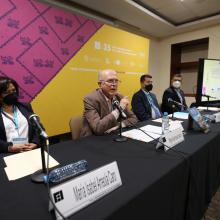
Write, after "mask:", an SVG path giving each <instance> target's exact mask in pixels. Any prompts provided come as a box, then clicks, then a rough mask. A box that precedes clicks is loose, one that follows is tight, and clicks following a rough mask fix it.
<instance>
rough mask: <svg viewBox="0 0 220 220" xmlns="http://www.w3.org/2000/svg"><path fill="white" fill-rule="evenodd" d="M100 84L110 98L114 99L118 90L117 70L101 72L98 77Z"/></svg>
mask: <svg viewBox="0 0 220 220" xmlns="http://www.w3.org/2000/svg"><path fill="white" fill-rule="evenodd" d="M98 84H99V86H100V88H101V89H102V92H103V93H104V94H105V96H107V97H108V98H113V97H114V96H115V94H116V93H117V89H118V76H117V73H116V71H115V70H111V69H107V70H101V71H100V72H99V75H98Z"/></svg>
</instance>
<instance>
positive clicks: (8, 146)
mask: <svg viewBox="0 0 220 220" xmlns="http://www.w3.org/2000/svg"><path fill="white" fill-rule="evenodd" d="M18 95H19V89H18V84H17V82H16V81H14V80H13V79H10V78H8V77H2V76H1V77H0V110H1V112H0V153H7V152H10V153H19V152H24V151H29V150H32V149H34V148H36V147H37V146H38V144H39V138H38V135H37V133H36V130H35V129H34V128H33V127H32V125H31V124H29V123H28V118H29V116H30V115H31V114H33V110H32V108H31V105H30V104H28V103H21V102H19V101H18Z"/></svg>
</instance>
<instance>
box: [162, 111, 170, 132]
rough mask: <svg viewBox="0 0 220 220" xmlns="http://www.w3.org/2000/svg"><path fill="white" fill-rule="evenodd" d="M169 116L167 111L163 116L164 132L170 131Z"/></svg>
mask: <svg viewBox="0 0 220 220" xmlns="http://www.w3.org/2000/svg"><path fill="white" fill-rule="evenodd" d="M169 126H170V125H169V116H168V113H167V112H164V113H163V117H162V134H166V133H167V132H169Z"/></svg>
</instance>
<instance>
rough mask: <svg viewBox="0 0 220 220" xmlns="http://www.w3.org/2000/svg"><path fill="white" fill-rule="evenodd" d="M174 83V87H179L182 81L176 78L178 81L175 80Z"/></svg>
mask: <svg viewBox="0 0 220 220" xmlns="http://www.w3.org/2000/svg"><path fill="white" fill-rule="evenodd" d="M172 85H173V87H174V88H176V89H179V88H180V86H181V82H180V81H178V80H176V81H174V82H173V84H172Z"/></svg>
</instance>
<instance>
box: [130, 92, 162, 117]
mask: <svg viewBox="0 0 220 220" xmlns="http://www.w3.org/2000/svg"><path fill="white" fill-rule="evenodd" d="M150 95H151V97H152V100H153V102H154V104H155V106H156V107H157V108H158V109H159V110H160V107H159V105H158V102H157V98H156V96H155V94H153V93H151V92H150ZM131 106H132V111H133V112H134V114H135V115H136V116H137V118H138V119H139V120H140V121H145V120H148V119H151V106H150V103H149V101H148V99H147V96H146V95H145V94H144V92H143V91H142V89H140V90H139V91H138V92H136V93H135V94H134V95H133V97H132V101H131Z"/></svg>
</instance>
